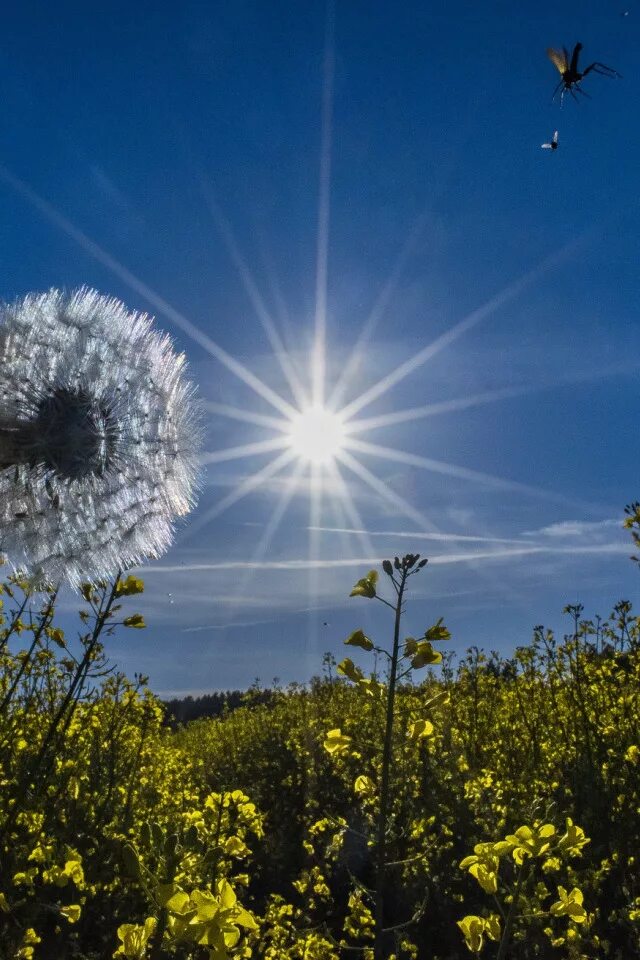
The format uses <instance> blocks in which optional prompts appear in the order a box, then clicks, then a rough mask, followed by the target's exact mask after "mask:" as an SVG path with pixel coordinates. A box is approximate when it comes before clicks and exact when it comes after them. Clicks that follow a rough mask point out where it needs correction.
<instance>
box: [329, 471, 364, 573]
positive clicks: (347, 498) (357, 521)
mask: <svg viewBox="0 0 640 960" xmlns="http://www.w3.org/2000/svg"><path fill="white" fill-rule="evenodd" d="M329 470H330V473H331V476H332V478H333V480H334V482H335V483H336V484H337V485H338V488H339V493H338V497H339V499H340V502H341V503H342V507H343V509H344V511H345V514H346V516H347V519H348V520H349V521H350V522H351V523H352V524H353V527H354V528H355V529H353V530H351V531H349V532H350V533H354V534H355V535H356V536H357V537H358V540H359V541H360V545H361V547H362V549H363V550H364V552H365V554H367V556H372V555H373V554H374V553H375V550H374V548H373V543H372V542H371V537H370V536H369V533H368V531H367V530H364V529H363V527H364V524H363V522H362V517H361V515H360V511H359V510H358V508H357V507H356V505H355V503H354V502H353V497H352V496H351V492H350V490H349V488H348V486H347V484H346V483H345V479H344V477H343V476H342V473H341V471H340V467H339V466H338V464H337V463H336V461H335V459H334V460H332V461H331V463H330V464H329Z"/></svg>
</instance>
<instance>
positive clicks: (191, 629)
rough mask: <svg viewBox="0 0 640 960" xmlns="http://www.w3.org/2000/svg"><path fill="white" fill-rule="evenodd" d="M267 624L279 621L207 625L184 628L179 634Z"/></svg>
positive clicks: (247, 621) (250, 621)
mask: <svg viewBox="0 0 640 960" xmlns="http://www.w3.org/2000/svg"><path fill="white" fill-rule="evenodd" d="M267 623H279V620H273V619H272V620H244V621H242V622H238V623H232V622H229V623H207V624H205V625H204V626H202V627H184V629H182V630H181V631H180V633H202V632H203V631H204V630H237V629H239V628H240V627H262V626H264V625H265V624H267Z"/></svg>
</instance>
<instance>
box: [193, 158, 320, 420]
mask: <svg viewBox="0 0 640 960" xmlns="http://www.w3.org/2000/svg"><path fill="white" fill-rule="evenodd" d="M200 182H201V186H202V191H203V194H204V197H205V200H206V201H207V204H208V206H209V210H210V212H211V216H212V217H213V219H214V222H215V224H216V226H217V228H218V232H219V233H220V236H221V237H222V240H223V242H224V245H225V247H226V248H227V252H228V254H229V257H230V259H231V262H232V263H233V265H234V266H235V268H236V270H237V272H238V275H239V277H240V280H241V281H242V285H243V287H244V289H245V292H246V294H247V296H248V298H249V300H250V301H251V304H252V305H253V308H254V310H255V312H256V314H257V316H258V319H259V320H260V323H261V324H262V326H263V329H264V331H265V333H266V335H267V338H268V340H269V343H270V344H271V349H272V350H273V353H274V356H275V357H276V359H277V361H278V363H279V364H280V369H281V370H282V373H283V374H284V376H285V378H286V380H287V383H288V384H289V387H290V389H291V392H292V394H293V396H294V398H295V401H296V403H297V404H298V406H304V405H305V404H306V403H307V402H308V397H307V395H306V393H305V391H304V389H303V387H302V383H301V381H300V378H299V377H298V374H297V373H296V370H295V368H294V366H293V363H292V362H291V358H290V356H289V354H288V352H287V349H286V347H285V345H284V343H283V340H282V337H281V336H280V333H279V331H278V330H277V328H276V325H275V323H274V322H273V318H272V316H271V314H270V313H269V311H268V310H267V307H266V304H265V302H264V300H263V298H262V295H261V294H260V291H259V290H258V287H257V284H256V281H255V279H254V277H253V274H252V273H251V271H250V270H249V267H248V265H247V263H246V261H245V259H244V257H243V256H242V254H241V252H240V248H239V246H238V243H237V241H236V238H235V236H234V234H233V230H232V229H231V225H230V223H229V221H228V220H227V218H226V217H225V216H224V214H223V212H222V210H221V209H220V205H219V203H218V201H217V200H216V198H215V196H214V194H213V190H212V189H211V186H210V185H209V183H208V182H207V181H206V180H205V178H204V176H202V177H201V178H200Z"/></svg>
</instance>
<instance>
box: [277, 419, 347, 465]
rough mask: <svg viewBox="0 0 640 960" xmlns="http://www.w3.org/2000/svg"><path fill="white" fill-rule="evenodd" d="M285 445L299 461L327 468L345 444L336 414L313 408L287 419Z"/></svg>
mask: <svg viewBox="0 0 640 960" xmlns="http://www.w3.org/2000/svg"><path fill="white" fill-rule="evenodd" d="M288 442H289V446H290V447H291V450H292V452H293V453H295V455H296V456H297V457H298V458H299V459H300V460H305V461H307V462H308V463H312V464H316V465H320V464H325V465H327V464H331V463H333V462H334V460H335V459H336V457H337V456H338V454H339V453H340V451H341V450H342V448H343V447H344V444H345V425H344V421H343V419H342V417H341V416H340V415H339V414H337V413H333V412H332V411H331V410H327V408H326V407H323V406H322V405H321V404H314V405H312V406H309V407H306V408H305V409H303V410H301V411H300V412H299V413H297V414H296V415H295V416H294V417H292V418H291V421H290V425H289V431H288Z"/></svg>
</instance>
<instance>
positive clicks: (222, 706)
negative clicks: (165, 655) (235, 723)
mask: <svg viewBox="0 0 640 960" xmlns="http://www.w3.org/2000/svg"><path fill="white" fill-rule="evenodd" d="M274 692H275V691H273V690H269V689H266V690H261V689H259V688H258V687H256V686H253V687H251V688H250V689H249V690H220V691H216V692H215V693H205V694H203V695H202V696H200V697H192V696H187V697H180V698H178V697H173V698H172V699H171V700H163V704H164V706H165V707H166V711H167V712H166V717H165V720H166V723H168V724H169V725H170V726H172V727H175V726H177V725H178V724H181V723H190V722H191V721H192V720H202V719H204V718H208V717H220V716H222V714H224V713H231V712H232V711H233V710H236V709H237V708H238V707H246V706H257V705H258V704H268V703H270V702H271V700H272V699H273V695H274Z"/></svg>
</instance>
